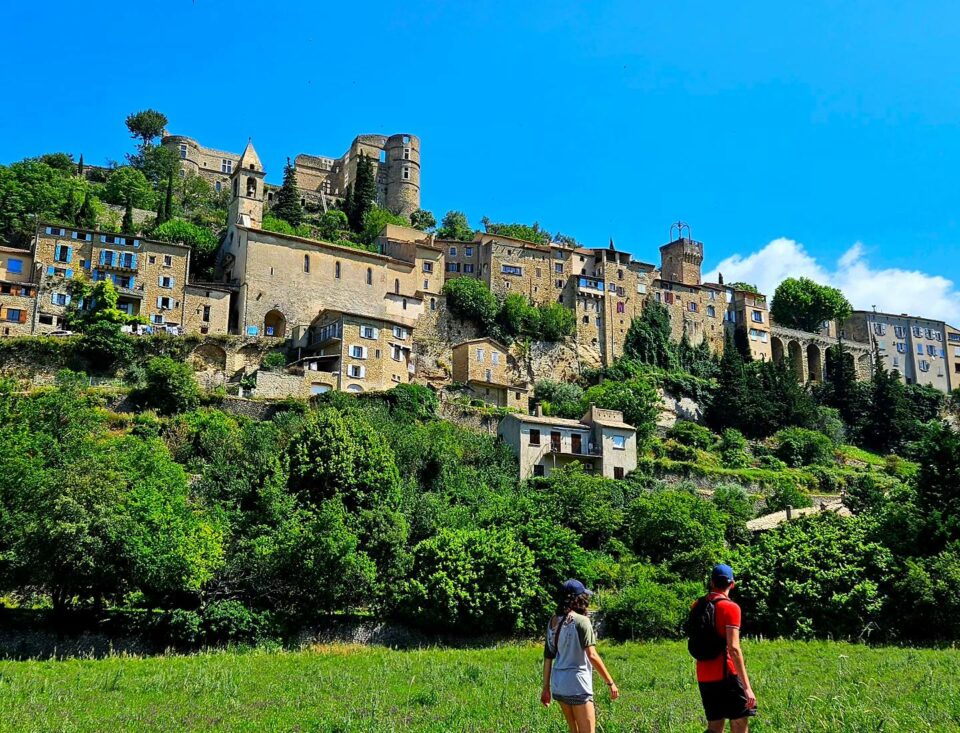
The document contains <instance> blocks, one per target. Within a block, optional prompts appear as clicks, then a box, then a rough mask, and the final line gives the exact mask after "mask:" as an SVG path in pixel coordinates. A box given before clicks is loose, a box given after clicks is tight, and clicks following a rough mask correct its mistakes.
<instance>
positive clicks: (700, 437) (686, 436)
mask: <svg viewBox="0 0 960 733" xmlns="http://www.w3.org/2000/svg"><path fill="white" fill-rule="evenodd" d="M667 437H668V438H670V439H672V440H675V441H677V442H678V443H682V444H683V445H687V446H690V447H691V448H699V449H700V450H710V449H711V448H712V447H713V444H714V442H715V440H716V436H715V435H714V434H713V433H711V432H710V431H709V430H708V429H707V428H705V427H703V426H702V425H697V423H695V422H692V421H691V420H677V422H675V423H674V424H673V427H671V428H670V429H669V430H668V431H667Z"/></svg>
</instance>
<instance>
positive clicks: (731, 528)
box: [710, 484, 756, 546]
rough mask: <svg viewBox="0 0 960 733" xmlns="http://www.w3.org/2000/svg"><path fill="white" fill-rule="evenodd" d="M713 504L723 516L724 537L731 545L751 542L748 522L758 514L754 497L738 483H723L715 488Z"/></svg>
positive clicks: (711, 498)
mask: <svg viewBox="0 0 960 733" xmlns="http://www.w3.org/2000/svg"><path fill="white" fill-rule="evenodd" d="M710 500H711V501H712V502H713V505H714V506H715V507H716V508H717V509H718V510H720V514H721V515H722V517H723V524H724V537H725V538H726V540H727V544H728V545H731V546H736V545H744V544H747V543H749V542H750V530H748V529H747V522H749V521H750V520H751V519H753V518H754V516H756V510H755V509H754V506H753V499H751V498H750V495H749V494H747V492H746V491H745V490H744V488H743V487H742V486H740V485H738V484H721V485H720V486H717V487H716V488H714V490H713V496H712V497H710Z"/></svg>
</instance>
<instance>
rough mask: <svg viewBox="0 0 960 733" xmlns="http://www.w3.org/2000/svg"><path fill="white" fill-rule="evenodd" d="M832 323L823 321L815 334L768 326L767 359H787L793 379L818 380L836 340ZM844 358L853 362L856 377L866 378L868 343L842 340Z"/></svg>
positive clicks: (868, 368)
mask: <svg viewBox="0 0 960 733" xmlns="http://www.w3.org/2000/svg"><path fill="white" fill-rule="evenodd" d="M837 336H838V334H837V327H836V324H834V323H833V322H827V323H824V324H823V327H822V328H821V329H820V331H818V332H817V333H810V332H809V331H799V330H797V329H794V328H785V327H783V326H780V325H777V324H776V323H773V324H772V325H771V327H770V358H771V359H773V361H775V362H777V363H780V362H783V361H786V360H789V363H790V365H791V367H792V368H793V370H794V373H795V374H796V375H797V379H798V380H800V381H801V382H814V383H819V382H822V381H824V379H826V378H827V374H828V372H827V369H828V365H827V352H828V351H829V349H830V348H832V347H833V346H836V344H837V342H838V338H837ZM843 346H844V349H845V350H846V352H847V358H848V359H850V360H851V361H852V363H853V366H854V370H855V374H856V376H857V379H861V380H864V379H869V378H870V367H871V364H872V358H871V356H872V352H871V346H870V344H869V343H864V342H861V341H854V340H852V339H849V338H845V339H844V340H843Z"/></svg>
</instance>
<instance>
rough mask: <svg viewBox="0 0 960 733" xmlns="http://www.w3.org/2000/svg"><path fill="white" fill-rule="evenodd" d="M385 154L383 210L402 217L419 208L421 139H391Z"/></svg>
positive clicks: (409, 136)
mask: <svg viewBox="0 0 960 733" xmlns="http://www.w3.org/2000/svg"><path fill="white" fill-rule="evenodd" d="M384 149H385V150H386V154H387V161H386V169H387V196H386V206H387V208H388V209H389V210H390V211H394V212H396V213H398V214H400V215H402V216H410V214H412V213H413V212H414V211H416V210H417V209H419V208H420V138H418V137H416V136H414V135H391V136H390V137H388V138H387V142H386V145H385V146H384Z"/></svg>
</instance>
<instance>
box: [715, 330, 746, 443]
mask: <svg viewBox="0 0 960 733" xmlns="http://www.w3.org/2000/svg"><path fill="white" fill-rule="evenodd" d="M750 402H751V400H750V389H749V384H748V380H747V371H746V367H745V365H744V362H743V355H742V354H741V353H740V350H739V349H738V348H737V345H736V343H735V342H734V337H733V335H732V334H731V333H730V332H729V331H727V334H726V341H725V343H724V346H723V356H721V357H720V374H719V375H718V377H717V392H716V394H715V395H714V397H713V401H712V402H711V403H710V406H709V407H708V408H707V413H706V418H707V422H708V423H709V425H710V427H712V428H713V429H714V430H716V431H717V432H722V431H723V430H725V429H727V428H736V429H738V430H740V431H741V432H743V433H748V432H750V431H749V429H748V430H743V428H744V427H745V426H746V427H748V428H749V426H748V425H745V424H746V423H747V422H748V421H749V412H750V410H749V406H750Z"/></svg>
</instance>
